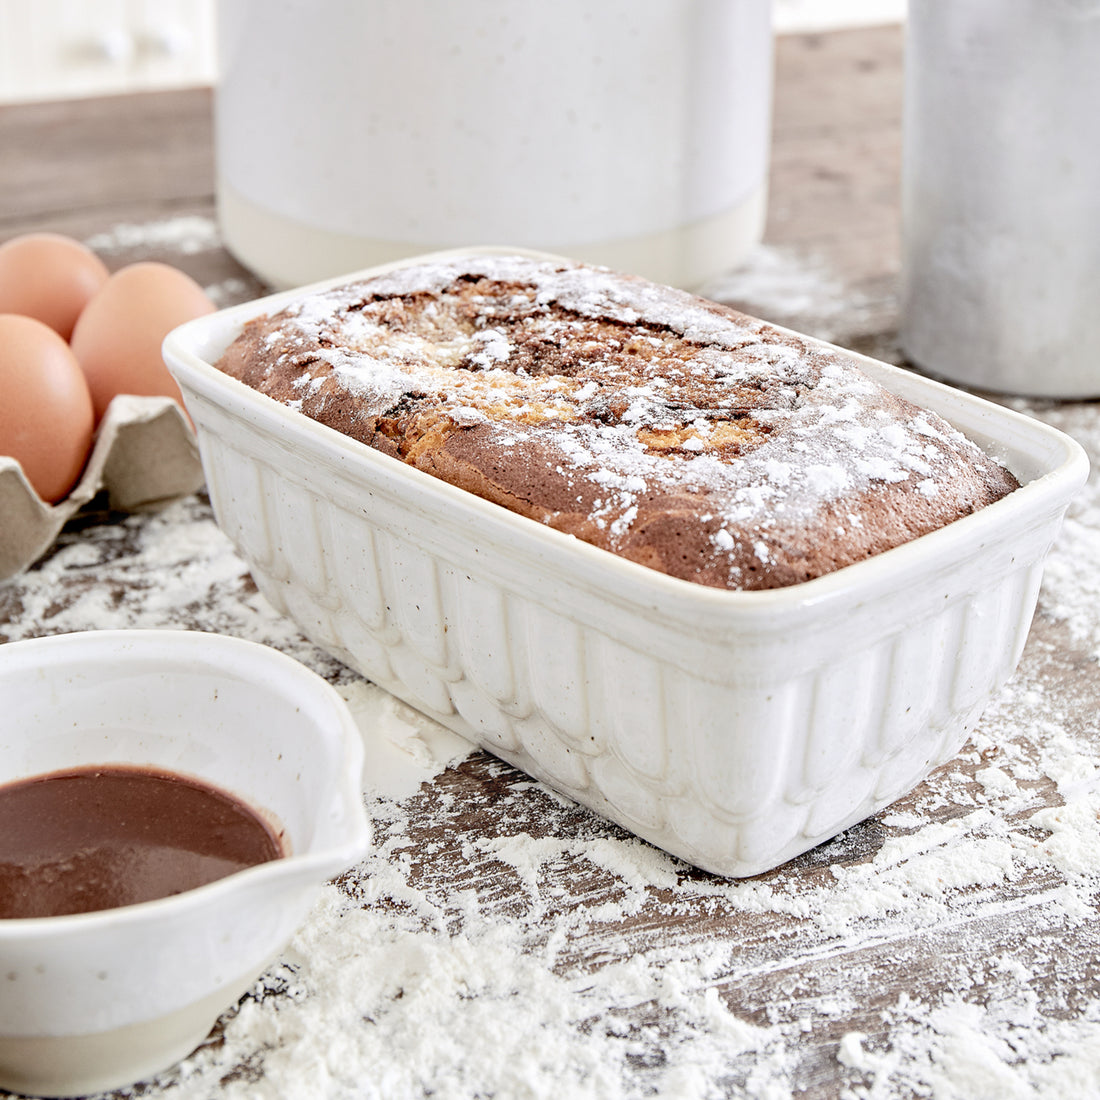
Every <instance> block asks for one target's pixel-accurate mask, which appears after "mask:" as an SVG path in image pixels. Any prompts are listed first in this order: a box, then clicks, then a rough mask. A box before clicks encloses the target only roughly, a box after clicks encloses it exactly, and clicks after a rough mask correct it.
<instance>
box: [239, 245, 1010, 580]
mask: <svg viewBox="0 0 1100 1100" xmlns="http://www.w3.org/2000/svg"><path fill="white" fill-rule="evenodd" d="M261 323H264V322H261ZM278 324H279V327H278V328H269V329H267V330H266V334H265V335H264V337H263V338H262V340H261V343H262V347H263V352H264V354H265V355H268V356H270V365H269V366H268V367H266V368H265V369H264V370H263V371H262V372H261V371H260V369H259V368H256V374H255V375H254V376H252V377H253V384H257V385H259V386H260V387H261V388H266V389H267V392H271V393H275V392H277V390H278V388H279V387H284V389H283V390H282V394H281V399H283V400H285V399H286V398H287V392H286V389H285V387H286V386H287V385H289V386H290V387H292V388H293V394H292V396H293V399H294V400H295V401H302V402H303V403H302V404H301V406H300V407H301V409H302V411H303V412H305V413H306V414H307V415H310V416H313V417H314V418H316V419H320V420H327V419H328V418H329V417H331V416H335V417H339V418H341V419H342V420H343V422H345V423H348V422H351V423H359V424H368V423H375V422H376V420H378V421H381V420H385V422H386V424H387V425H389V426H388V427H386V428H385V429H384V430H385V431H386V432H389V433H390V434H389V435H387V439H392V438H396V437H397V436H401V439H402V442H401V443H400V445H399V446H400V449H401V450H400V453H401V454H402V455H403V456H405V457H406V461H411V462H413V463H414V464H415V463H417V462H418V456H419V454H420V450H419V449H418V442H419V438H420V436H421V434H424V435H427V436H428V437H429V442H428V445H427V446H428V449H429V450H431V452H432V453H433V454H434V453H435V449H436V448H438V447H440V446H442V445H443V444H442V443H441V440H442V439H443V438H444V437H445V436H446V434H447V433H448V432H450V431H451V430H452V429H453V428H455V427H458V428H462V427H468V426H471V425H474V424H477V425H480V426H482V427H484V428H487V429H489V428H491V431H492V435H491V441H490V438H489V437H482V438H481V440H480V443H479V446H480V447H481V448H482V450H483V451H484V450H485V449H486V448H495V447H506V448H510V449H511V450H512V451H513V452H516V453H518V452H522V453H524V454H529V455H536V454H540V455H541V454H545V453H547V452H546V449H547V448H549V449H550V453H552V454H553V455H554V456H555V457H554V458H552V459H551V460H550V462H549V468H550V470H552V471H554V472H555V473H556V474H557V475H558V480H557V482H556V483H555V488H554V490H553V493H552V494H551V495H554V494H556V495H557V496H558V497H560V498H564V499H568V500H570V501H575V502H577V506H576V507H575V508H574V511H575V512H576V513H577V514H578V515H582V516H587V517H588V518H587V519H586V520H578V519H574V518H571V517H569V516H563V515H562V508H561V507H554V508H550V509H547V510H544V511H543V512H539V510H538V506H532V509H531V516H532V518H537V519H541V520H542V521H543V522H546V523H550V524H552V525H554V526H558V527H559V528H560V529H563V530H568V531H570V532H571V533H574V534H578V535H579V536H580V537H582V538H589V540H590V541H596V542H597V545H602V546H606V548H608V549H611V550H614V551H616V552H618V553H624V554H627V556H635V557H636V558H639V560H644V556H645V554H650V555H652V553H653V551H652V550H651V548H650V546H649V544H648V543H647V542H644V541H639V540H647V539H649V538H650V537H651V536H650V535H649V534H648V532H649V531H650V530H653V529H655V528H654V526H653V525H654V524H655V523H657V522H661V521H662V520H661V518H660V517H667V515H668V514H669V512H670V511H671V512H675V513H677V514H679V515H680V516H685V517H686V516H687V515H688V512H689V510H688V509H687V508H686V507H685V506H684V504H683V502H685V501H688V500H691V499H695V498H704V497H705V499H706V500H707V506H708V509H709V511H710V517H709V519H708V521H707V524H708V526H706V528H705V530H704V531H702V532H701V534H700V537H699V539H698V540H697V543H698V545H699V546H700V547H706V546H709V547H710V548H712V549H711V550H710V551H703V550H700V551H698V552H700V553H709V554H710V560H709V561H707V562H705V563H704V564H702V565H700V566H691V565H679V566H678V568H683V569H685V570H691V569H693V568H694V569H695V570H696V572H695V573H692V574H691V576H692V579H703V578H704V571H705V570H710V572H709V573H707V574H706V583H712V584H722V585H728V586H731V587H741V586H749V585H756V584H759V583H761V582H760V581H759V580H758V579H757V578H758V577H759V576H760V575H761V574H759V573H758V572H757V571H756V566H755V565H750V564H747V559H750V558H751V559H755V561H757V562H764V563H786V562H788V561H791V562H792V564H790V565H787V564H784V565H783V568H785V569H788V570H789V571H790V576H789V578H787V579H783V580H781V581H777V583H791V581H792V580H800V579H805V578H806V577H807V576H809V575H812V574H811V573H807V572H805V571H804V570H805V569H807V568H809V567H808V566H807V565H806V564H805V563H806V560H807V559H806V557H805V554H804V552H803V551H792V549H791V547H792V546H793V545H794V544H795V543H796V541H797V539H798V538H803V539H809V540H810V541H815V540H818V539H820V538H824V537H829V538H830V546H831V545H832V537H833V536H834V535H835V532H836V531H837V525H836V524H835V522H833V520H832V519H831V516H830V513H829V506H830V505H831V504H833V502H835V501H837V500H839V499H840V498H841V497H852V498H853V499H854V501H855V502H856V503H855V504H854V505H853V507H852V509H851V510H854V511H855V513H856V514H857V515H860V516H861V519H865V518H866V514H867V513H869V512H871V511H874V512H875V514H876V515H877V516H879V517H880V518H879V522H880V524H882V527H880V529H881V530H889V531H890V532H891V534H889V535H886V536H885V537H884V542H885V541H886V540H889V539H894V540H897V541H905V540H906V539H907V538H910V537H913V534H915V533H918V532H919V530H920V529H924V530H927V529H931V528H932V527H934V526H939V525H940V524H942V523H945V522H948V521H949V520H950V519H952V518H955V516H956V515H959V514H967V513H969V512H970V511H973V510H975V509H976V508H978V507H981V506H982V505H983V504H985V503H988V502H989V501H991V500H992V499H995V497H996V496H997V495H1000V493H1001V492H1003V491H1004V489H1005V487H1006V486H1007V484H1008V482H1007V481H1006V480H1003V475H1002V474H1001V473H1000V472H998V473H996V474H995V475H992V476H991V474H992V470H993V467H992V466H991V464H990V463H989V462H988V461H987V460H986V458H985V457H984V456H983V455H982V454H981V452H980V451H979V449H978V448H977V447H976V446H975V445H974V444H972V443H971V442H969V441H968V440H966V439H965V438H964V437H963V436H962V435H961V434H960V433H958V432H956V431H955V430H954V429H953V428H951V426H950V425H948V424H947V423H946V422H944V421H942V420H940V419H939V418H937V417H935V415H934V414H931V413H927V412H922V411H919V410H917V409H914V408H913V407H911V406H908V405H907V404H905V403H903V402H899V401H897V400H896V399H892V398H886V397H885V396H884V395H883V393H882V391H881V390H880V388H879V387H878V386H877V385H876V384H875V383H874V382H872V381H871V379H870V378H869V377H867V376H866V375H865V374H863V373H862V372H861V371H860V370H859V369H858V368H857V367H856V366H855V364H854V363H853V362H851V361H850V360H849V359H847V358H846V357H845V356H844V355H843V353H840V352H837V351H834V350H831V349H829V348H827V347H825V346H824V345H820V344H814V343H810V342H807V341H806V340H804V339H802V338H801V337H798V336H795V335H791V334H785V333H782V332H780V331H779V330H776V329H774V328H772V327H770V326H768V325H765V324H764V323H762V322H760V321H757V320H754V319H753V318H750V317H746V316H744V315H741V314H737V313H735V312H732V311H729V310H724V309H722V308H720V307H716V306H715V305H713V303H708V302H706V301H704V300H702V299H699V298H696V297H694V296H692V295H689V294H686V293H684V292H680V291H672V290H670V289H669V288H665V287H657V286H655V285H653V284H651V283H648V282H646V281H644V280H640V279H633V278H630V277H624V276H621V275H617V274H615V273H612V272H607V271H604V270H603V269H599V268H590V267H575V266H570V265H566V264H558V263H555V262H552V261H532V260H529V259H527V258H525V257H522V256H511V255H495V254H473V255H470V256H460V257H457V258H447V259H439V260H435V261H425V262H422V263H417V264H413V265H410V266H407V267H403V268H399V269H397V270H395V271H393V272H390V273H386V274H383V275H380V276H376V277H373V278H371V279H369V280H367V281H364V282H360V283H353V284H350V285H346V286H341V287H337V288H335V289H330V290H327V291H323V292H320V293H314V294H310V295H306V296H305V297H304V298H302V299H300V300H298V301H297V302H294V303H292V304H291V305H290V306H288V307H287V308H286V310H285V311H284V313H283V314H282V315H280V317H279V319H278ZM320 364H325V365H327V367H326V366H321V365H320ZM245 369H247V370H248V371H250V372H251V371H252V370H253V367H252V366H251V365H249V364H248V363H247V362H246V367H245ZM288 379H289V382H288V381H287V380H288ZM349 393H350V394H352V395H354V396H355V397H356V398H358V399H360V400H361V401H362V402H363V404H362V405H360V406H358V407H356V408H354V409H352V410H350V411H349V410H348V409H346V408H345V405H346V402H347V395H348V394H349ZM478 414H480V415H478ZM378 430H381V429H367V428H364V431H368V433H369V431H378ZM402 433H404V434H402ZM409 433H413V434H411V435H410V434H409ZM361 438H365V439H366V441H368V442H370V441H371V440H370V439H369V438H368V437H366V436H364V437H361ZM394 446H398V445H396V444H395V445H394ZM532 461H534V459H532ZM425 468H428V467H425ZM431 469H432V471H433V472H437V470H436V468H435V467H434V466H433V467H431ZM540 476H542V477H543V479H544V480H545V474H542V475H540ZM930 480H931V481H932V483H933V484H935V485H938V486H939V487H940V491H937V492H934V493H933V492H929V491H928V489H927V488H921V486H924V485H925V484H926V483H927V482H929V481H930ZM998 481H1001V488H1000V489H999V490H998V491H996V492H994V491H993V486H994V485H995V484H996V483H997V482H998ZM592 485H596V486H600V487H603V488H606V489H607V490H609V491H608V492H606V493H604V494H601V495H599V496H598V497H597V498H591V497H590V496H585V489H586V487H590V486H592ZM886 486H904V487H905V489H906V496H907V497H910V498H912V499H916V500H917V501H918V502H920V503H919V504H918V505H917V510H918V512H920V511H923V512H924V513H926V514H925V515H924V516H923V517H922V518H921V519H919V520H916V521H915V522H916V523H919V524H921V525H923V526H922V527H920V528H918V527H916V526H912V527H911V526H910V521H909V519H908V518H906V519H904V520H901V521H898V520H895V519H893V518H887V517H888V516H889V515H890V513H889V510H890V509H891V508H892V507H893V505H892V504H891V503H890V502H891V501H892V500H895V499H896V498H895V497H891V496H890V495H885V496H884V495H883V494H880V493H879V492H878V490H880V489H881V488H882V487H886ZM910 490H911V492H910ZM507 491H509V492H513V493H515V492H516V490H514V489H509V490H507ZM872 496H874V497H875V499H874V502H873V503H869V502H870V498H871V497H872ZM861 497H866V498H867V500H866V501H861V499H860V498H861ZM669 501H676V502H679V503H677V504H675V505H670V504H669V503H668V502H669ZM865 510H866V511H865ZM933 516H935V517H936V518H933ZM655 517H656V518H655ZM678 522H681V523H689V522H692V521H690V520H688V519H686V518H685V519H682V520H679V521H678ZM586 523H590V526H588V527H586ZM818 524H820V527H817V526H815V525H818ZM856 529H857V530H859V531H860V532H862V533H863V534H864V535H865V536H866V538H867V540H868V543H867V546H866V548H862V547H861V548H856V549H852V548H847V549H844V550H831V551H830V552H831V553H833V554H840V555H842V554H848V553H850V554H852V555H853V557H852V558H850V559H845V558H843V557H839V556H838V557H836V559H835V561H836V563H840V564H843V563H844V562H845V561H846V560H857V559H858V558H859V557H862V556H865V555H866V554H868V553H872V552H874V551H875V549H876V547H874V546H873V544H872V543H871V542H870V541H869V540H870V538H871V535H870V525H869V524H867V523H864V522H861V523H860V524H859V525H857V527H856ZM719 531H722V532H724V534H723V535H721V536H718V532H719ZM807 532H816V533H811V534H807ZM826 532H828V533H829V535H828V536H826V534H825V533H826ZM897 532H900V533H901V538H900V539H899V538H898V534H897ZM727 540H733V544H732V546H731V547H730V548H729V550H724V549H723V547H725V546H726V545H727ZM883 548H885V546H884V545H881V544H880V545H878V546H877V549H883ZM694 552H696V551H693V553H694ZM796 555H800V556H797V564H794V560H795V557H796ZM671 557H672V556H671V555H670V558H671ZM683 561H685V562H686V561H689V559H687V558H685V559H683ZM650 564H656V563H655V562H652V561H651V562H650ZM664 567H665V568H666V569H667V568H670V566H669V564H668V561H667V560H666V561H665V563H664ZM831 567H833V568H835V567H836V564H833V565H832V566H831ZM746 569H747V570H748V572H749V573H751V574H752V576H751V577H750V576H749V575H748V574H747V573H746V572H745V570H746ZM723 570H724V571H723ZM799 570H803V571H802V572H799ZM685 575H688V574H687V573H685ZM775 575H776V577H777V578H778V576H779V574H778V573H776V574H775ZM783 576H784V577H785V578H786V574H784V575H783Z"/></svg>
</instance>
